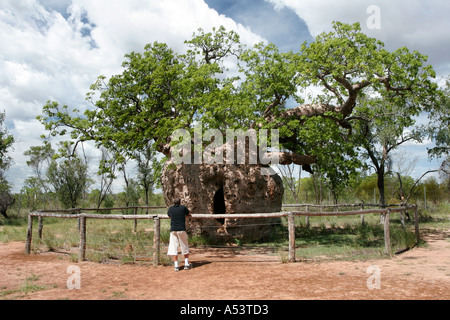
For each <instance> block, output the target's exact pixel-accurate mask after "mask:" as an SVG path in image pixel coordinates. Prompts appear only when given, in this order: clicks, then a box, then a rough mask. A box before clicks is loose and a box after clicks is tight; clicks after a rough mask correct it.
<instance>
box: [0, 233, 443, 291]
mask: <svg viewBox="0 0 450 320" xmlns="http://www.w3.org/2000/svg"><path fill="white" fill-rule="evenodd" d="M425 239H426V241H427V242H428V246H427V247H422V248H414V249H412V250H410V251H407V252H405V253H403V254H401V255H398V256H395V257H393V258H392V259H383V260H373V261H329V262H297V263H293V264H283V263H280V262H279V257H278V256H271V255H267V254H266V255H263V254H260V253H258V252H256V253H255V252H252V253H251V254H249V252H247V251H244V250H239V251H238V250H231V249H207V250H206V249H194V250H193V251H192V259H191V260H192V262H193V263H194V266H195V268H194V269H192V270H189V271H184V270H182V271H180V272H178V273H175V272H174V271H173V268H172V267H167V266H159V267H153V266H149V265H119V264H99V263H93V262H83V263H74V262H71V261H70V260H69V259H68V258H67V256H66V255H61V254H56V253H44V254H39V255H33V254H32V255H29V256H27V255H25V254H24V243H22V242H15V243H8V244H0V273H1V276H0V299H18V300H35V299H46V300H55V299H69V300H79V299H91V300H100V299H102V300H105V299H137V300H141V299H146V300H166V299H176V300H178V299H183V300H186V299H187V300H191V299H193V300H272V299H277V300H302V299H326V300H333V299H364V300H372V299H389V300H404V299H413V300H416V299H418V300H428V299H440V300H448V299H450V230H447V231H445V232H442V231H441V232H439V233H429V234H427V235H426V236H425ZM71 265H76V266H79V268H80V269H79V270H80V280H81V283H80V284H81V289H79V290H77V289H74V290H69V289H68V288H67V279H68V278H69V276H70V275H69V274H68V273H67V268H68V267H69V266H71ZM370 266H376V269H372V271H371V272H370V269H369V273H368V272H367V271H368V268H369V267H370ZM373 270H379V271H380V277H379V279H380V282H379V283H380V289H376V288H374V289H369V288H368V279H369V278H370V279H369V285H372V284H376V282H375V281H372V279H374V277H375V276H376V274H375V273H374V271H373ZM27 279H28V280H27ZM27 285H28V286H27ZM31 285H35V286H36V285H38V286H41V287H43V288H44V289H41V290H37V291H34V292H31V291H32V290H26V288H30V286H31Z"/></svg>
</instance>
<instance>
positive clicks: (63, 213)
mask: <svg viewBox="0 0 450 320" xmlns="http://www.w3.org/2000/svg"><path fill="white" fill-rule="evenodd" d="M361 205H362V206H369V204H351V205H329V206H322V205H307V204H292V205H290V204H289V205H283V208H298V207H302V206H305V207H321V208H324V207H334V208H336V207H356V206H360V207H361ZM372 206H374V205H372ZM128 209H133V210H134V214H127V215H124V214H122V215H120V214H94V213H86V212H83V211H113V210H128ZM138 209H141V210H145V209H167V208H166V207H124V208H108V209H69V210H40V211H35V212H30V213H29V214H28V228H27V239H26V244H25V253H26V254H30V251H31V241H32V230H33V218H34V217H38V218H39V237H42V225H43V224H42V218H43V217H54V218H63V219H78V221H79V233H80V242H79V255H78V259H79V261H84V260H85V255H86V232H87V231H86V220H87V219H118V220H135V223H137V220H144V219H145V220H150V219H152V220H153V221H154V238H153V249H154V253H153V263H154V264H155V265H158V264H159V262H160V258H159V254H160V220H161V219H170V218H169V216H168V215H167V214H152V213H149V214H145V215H142V214H141V215H138V214H137V211H138ZM407 210H414V212H415V219H414V220H415V236H416V243H418V242H419V240H420V238H419V219H418V211H417V206H416V205H408V206H398V205H391V206H387V207H386V208H382V209H360V210H351V211H334V212H323V211H320V212H317V211H282V212H273V213H233V214H203V213H193V214H191V216H190V218H191V219H227V218H228V219H256V218H281V217H288V232H289V261H290V262H295V220H294V217H295V216H306V217H311V216H348V215H361V216H363V215H365V214H385V215H386V217H385V219H384V240H385V251H386V253H387V254H390V252H391V244H390V231H389V230H390V226H389V224H390V214H391V213H395V212H404V211H407ZM135 230H136V224H135Z"/></svg>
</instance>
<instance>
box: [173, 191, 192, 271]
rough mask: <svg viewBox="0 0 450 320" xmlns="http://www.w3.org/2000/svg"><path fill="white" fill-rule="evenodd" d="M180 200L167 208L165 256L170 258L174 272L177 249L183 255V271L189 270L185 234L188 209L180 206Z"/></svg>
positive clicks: (177, 269) (186, 236) (188, 214)
mask: <svg viewBox="0 0 450 320" xmlns="http://www.w3.org/2000/svg"><path fill="white" fill-rule="evenodd" d="M180 203H181V200H180V199H175V200H174V205H173V206H172V207H170V208H169V211H168V212H167V215H168V216H169V217H170V240H169V250H168V252H167V255H169V256H172V261H173V263H174V266H175V271H179V270H180V268H179V266H178V247H180V249H181V253H182V254H183V255H184V270H189V269H190V268H191V265H190V264H189V245H188V235H187V232H186V221H185V219H186V216H190V212H189V210H188V208H186V207H185V206H183V205H181V204H180Z"/></svg>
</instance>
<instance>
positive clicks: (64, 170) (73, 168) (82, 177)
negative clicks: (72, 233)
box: [47, 156, 91, 208]
mask: <svg viewBox="0 0 450 320" xmlns="http://www.w3.org/2000/svg"><path fill="white" fill-rule="evenodd" d="M47 177H48V180H49V182H50V183H51V185H52V186H53V188H54V190H55V193H56V195H57V196H58V199H59V201H60V202H61V204H62V205H63V206H64V207H65V208H76V207H77V206H78V205H79V203H80V201H81V199H82V196H83V195H84V193H85V192H86V190H87V188H88V186H89V184H90V183H91V181H90V179H89V178H88V165H87V164H86V163H85V162H84V161H83V160H82V159H81V158H80V157H79V156H74V157H70V158H68V159H63V160H61V161H59V162H57V161H56V160H53V161H52V162H51V164H50V166H49V168H48V171H47Z"/></svg>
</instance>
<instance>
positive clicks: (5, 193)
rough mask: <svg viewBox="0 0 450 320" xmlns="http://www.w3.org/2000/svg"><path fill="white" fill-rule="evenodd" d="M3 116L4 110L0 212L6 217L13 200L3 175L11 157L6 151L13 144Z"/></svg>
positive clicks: (0, 139) (0, 141) (0, 136)
mask: <svg viewBox="0 0 450 320" xmlns="http://www.w3.org/2000/svg"><path fill="white" fill-rule="evenodd" d="M5 117H6V115H5V112H3V113H0V214H1V215H2V216H4V217H5V218H7V217H8V215H7V210H8V208H9V207H10V206H12V205H13V204H14V202H15V199H14V197H13V196H12V194H11V186H10V184H9V182H8V181H7V180H6V177H5V173H6V171H7V170H8V169H9V167H10V166H11V161H12V159H11V157H10V156H9V155H8V153H9V151H10V150H11V148H12V145H13V144H14V136H12V135H10V134H9V133H8V130H7V129H6V128H5V127H4V126H3V124H4V121H5Z"/></svg>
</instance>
